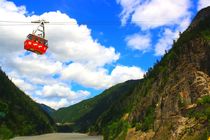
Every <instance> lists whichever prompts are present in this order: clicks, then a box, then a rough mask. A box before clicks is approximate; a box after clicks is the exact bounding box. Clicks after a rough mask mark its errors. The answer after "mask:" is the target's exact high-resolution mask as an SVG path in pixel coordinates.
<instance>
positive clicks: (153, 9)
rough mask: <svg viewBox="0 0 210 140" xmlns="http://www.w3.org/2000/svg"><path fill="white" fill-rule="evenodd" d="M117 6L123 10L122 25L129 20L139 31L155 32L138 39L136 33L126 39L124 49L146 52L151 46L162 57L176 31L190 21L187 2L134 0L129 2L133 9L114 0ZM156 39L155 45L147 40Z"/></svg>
mask: <svg viewBox="0 0 210 140" xmlns="http://www.w3.org/2000/svg"><path fill="white" fill-rule="evenodd" d="M122 1H124V0H122ZM117 3H118V4H120V5H121V6H122V8H123V11H122V13H123V15H124V16H122V17H121V21H122V23H124V22H127V20H129V19H130V18H131V22H132V23H134V24H135V25H137V26H138V27H139V28H140V29H141V30H143V31H147V32H150V31H154V30H155V33H156V34H151V35H150V36H142V35H141V33H140V34H134V35H133V36H131V37H127V38H126V41H127V46H129V47H131V48H132V49H137V50H142V51H145V50H146V51H148V48H150V46H152V45H153V44H155V45H154V46H155V48H154V51H155V55H163V54H164V53H165V50H168V49H170V48H171V45H172V43H173V40H175V39H176V38H177V37H178V36H177V34H178V32H182V31H184V30H185V29H186V28H187V27H188V26H189V24H190V21H191V15H192V13H191V11H190V8H191V6H192V3H191V1H190V0H180V1H174V0H164V1H163V0H145V1H141V0H136V1H135V2H133V4H134V5H135V6H133V5H132V4H130V3H129V2H127V1H126V0H125V1H124V3H123V2H119V0H117ZM200 3H201V2H200ZM128 9H129V10H128ZM122 13H121V14H122ZM158 36H159V37H160V36H161V37H160V38H159V39H158V40H157V42H156V40H155V41H154V42H151V41H150V39H149V38H158Z"/></svg>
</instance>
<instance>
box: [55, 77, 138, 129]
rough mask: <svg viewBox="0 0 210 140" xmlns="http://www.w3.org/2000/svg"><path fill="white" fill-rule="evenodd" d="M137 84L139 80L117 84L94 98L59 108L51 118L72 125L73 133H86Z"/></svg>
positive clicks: (128, 94) (127, 95)
mask: <svg viewBox="0 0 210 140" xmlns="http://www.w3.org/2000/svg"><path fill="white" fill-rule="evenodd" d="M138 83H139V80H131V81H127V82H125V83H122V84H117V85H115V86H113V87H111V88H110V89H108V90H105V91H104V92H103V93H102V94H100V95H98V96H96V97H94V98H91V99H88V100H84V101H82V102H80V103H78V104H75V105H72V106H70V107H66V108H61V109H59V110H57V111H55V112H54V113H53V114H52V116H53V118H54V119H55V121H56V122H61V123H74V124H75V125H73V127H74V131H80V132H86V131H87V130H88V129H89V127H90V126H92V125H93V124H94V123H95V120H96V119H97V118H99V116H101V115H102V114H103V113H104V112H106V111H109V109H110V108H111V107H112V106H114V105H115V104H118V102H119V101H120V100H123V99H124V98H127V97H129V96H130V93H132V91H133V89H134V87H135V86H136V85H137V84H138ZM120 113H121V111H119V115H120Z"/></svg>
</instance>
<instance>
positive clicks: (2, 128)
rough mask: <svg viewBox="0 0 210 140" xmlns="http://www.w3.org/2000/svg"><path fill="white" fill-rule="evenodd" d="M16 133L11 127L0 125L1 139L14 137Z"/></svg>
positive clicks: (5, 139) (6, 139)
mask: <svg viewBox="0 0 210 140" xmlns="http://www.w3.org/2000/svg"><path fill="white" fill-rule="evenodd" d="M13 136H14V134H13V133H12V131H11V130H10V129H8V128H7V127H6V126H5V125H1V126H0V139H1V140H8V139H10V138H12V137H13Z"/></svg>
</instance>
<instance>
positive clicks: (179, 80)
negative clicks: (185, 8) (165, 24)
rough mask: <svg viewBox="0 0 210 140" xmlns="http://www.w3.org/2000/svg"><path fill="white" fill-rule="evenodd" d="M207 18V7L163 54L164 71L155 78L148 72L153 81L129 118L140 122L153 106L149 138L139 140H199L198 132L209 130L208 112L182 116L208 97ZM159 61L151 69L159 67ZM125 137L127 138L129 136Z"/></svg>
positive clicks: (209, 12)
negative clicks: (195, 115)
mask: <svg viewBox="0 0 210 140" xmlns="http://www.w3.org/2000/svg"><path fill="white" fill-rule="evenodd" d="M209 18H210V7H208V8H206V9H204V10H202V11H201V12H200V13H199V14H198V15H197V16H196V18H195V19H194V21H193V23H192V25H191V26H190V27H189V29H188V30H187V31H185V32H184V33H183V34H182V35H181V36H180V39H179V40H178V41H177V42H176V43H175V44H174V46H173V47H174V48H172V50H171V51H170V52H169V53H168V54H166V55H165V57H164V58H165V59H166V58H167V57H169V56H170V59H168V60H169V61H167V62H166V63H165V64H164V65H165V67H166V70H165V71H163V72H161V71H159V73H158V74H157V75H156V76H155V77H152V76H150V73H149V74H148V79H151V78H155V80H153V82H152V85H151V88H150V89H149V91H148V93H147V95H146V96H145V97H144V98H142V99H140V102H139V103H138V105H137V106H136V108H135V109H134V111H133V112H132V113H131V114H130V118H129V120H130V121H131V122H132V121H134V120H135V122H139V121H140V122H141V120H142V118H144V117H145V115H144V114H145V108H148V107H149V106H151V105H152V106H154V107H155V114H154V115H155V117H154V119H155V120H154V124H153V126H152V130H153V132H155V134H154V136H153V137H152V138H151V137H149V138H147V137H146V136H145V137H144V138H140V139H155V140H164V139H165V140H170V139H171V140H174V139H175V140H176V139H187V138H188V139H190V138H193V139H199V138H200V137H201V135H204V136H205V135H207V134H209V133H207V134H205V133H206V132H205V131H210V124H209V123H210V122H209V117H210V116H209V113H207V114H206V117H207V118H205V119H204V120H201V119H199V118H196V119H195V118H194V117H189V116H188V115H186V114H187V112H188V111H189V110H193V109H194V110H196V108H198V105H197V102H198V99H201V98H202V97H206V98H209V96H210V77H209V75H210V40H209V38H208V37H210V34H208V35H207V34H205V32H206V30H209V29H210V28H209V27H210V26H209V25H208V28H207V26H206V27H205V26H203V25H207V24H209V21H207V19H209ZM187 36H191V37H187ZM185 38H187V40H186V39H185ZM172 54H173V57H172V56H171V55H172ZM164 58H163V60H162V61H164ZM161 63H162V62H160V64H157V66H155V67H154V69H153V70H155V69H158V68H160V67H161V65H162V66H163V63H162V64H161ZM146 78H147V77H146ZM142 88H143V87H139V94H141V93H142ZM148 99H149V100H148ZM206 106H207V108H206V110H209V107H210V102H207V103H206ZM150 134H151V133H150V132H148V135H150ZM138 135H139V134H138ZM142 135H145V134H142ZM206 138H207V136H206ZM127 139H128V140H129V139H130V138H129V135H128V137H127ZM132 139H133V138H132ZM137 139H138V138H137Z"/></svg>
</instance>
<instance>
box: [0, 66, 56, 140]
mask: <svg viewBox="0 0 210 140" xmlns="http://www.w3.org/2000/svg"><path fill="white" fill-rule="evenodd" d="M53 131H55V123H54V121H53V120H52V119H51V117H50V116H49V115H48V114H47V113H46V112H45V111H44V110H42V109H41V107H40V106H39V105H38V104H37V103H36V102H34V101H33V100H32V99H31V98H30V97H29V96H27V95H26V94H25V93H23V92H22V91H21V90H20V89H19V88H17V87H16V86H15V85H14V84H13V83H12V82H11V81H10V80H9V79H8V77H7V76H6V74H5V73H4V72H3V71H2V70H0V139H9V138H11V137H13V136H16V135H37V134H42V133H49V132H53Z"/></svg>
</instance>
